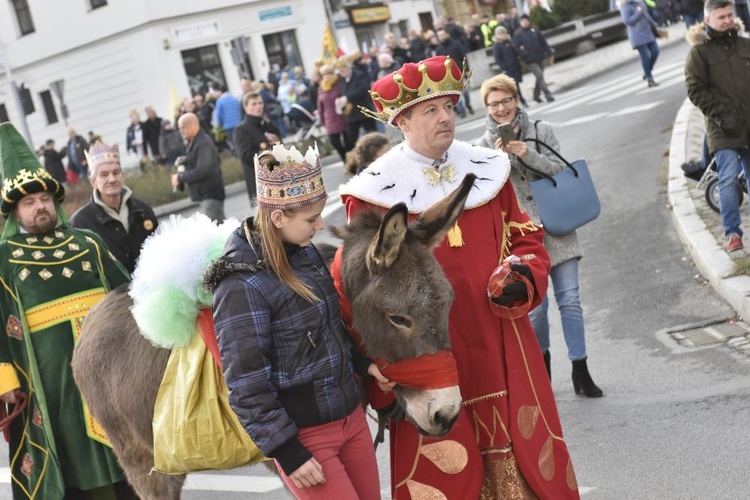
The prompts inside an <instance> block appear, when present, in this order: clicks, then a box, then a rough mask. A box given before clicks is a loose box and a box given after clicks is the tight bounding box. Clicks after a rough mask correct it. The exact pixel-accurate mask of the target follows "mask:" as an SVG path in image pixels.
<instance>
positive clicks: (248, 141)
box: [234, 115, 281, 198]
mask: <svg viewBox="0 0 750 500" xmlns="http://www.w3.org/2000/svg"><path fill="white" fill-rule="evenodd" d="M266 133H269V134H274V135H275V136H276V137H278V138H279V139H281V132H279V129H278V128H276V126H275V125H274V124H273V123H271V122H269V121H267V120H265V119H264V118H263V117H258V116H250V115H245V118H244V119H243V120H242V122H240V124H239V125H237V127H235V129H234V147H235V150H236V152H237V156H238V157H239V158H240V162H242V172H243V174H244V176H245V186H246V187H247V194H248V196H250V198H253V197H255V196H256V195H257V191H258V186H257V185H256V183H255V155H257V154H259V153H260V152H261V151H264V150H267V149H271V147H273V144H272V143H271V141H270V140H269V139H268V137H267V136H266Z"/></svg>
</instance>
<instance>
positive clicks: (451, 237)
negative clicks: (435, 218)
mask: <svg viewBox="0 0 750 500" xmlns="http://www.w3.org/2000/svg"><path fill="white" fill-rule="evenodd" d="M448 245H449V246H451V247H453V248H457V247H462V246H464V236H463V234H461V227H460V226H459V225H458V221H456V222H455V223H454V224H453V227H452V228H450V230H449V231H448Z"/></svg>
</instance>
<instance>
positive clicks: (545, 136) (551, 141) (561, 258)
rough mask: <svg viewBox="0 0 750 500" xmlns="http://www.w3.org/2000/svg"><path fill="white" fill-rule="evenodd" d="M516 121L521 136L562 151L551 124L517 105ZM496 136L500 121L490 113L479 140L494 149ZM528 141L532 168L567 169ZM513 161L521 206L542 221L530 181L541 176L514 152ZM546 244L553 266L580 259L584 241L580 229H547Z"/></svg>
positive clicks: (512, 178)
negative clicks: (532, 117) (555, 231)
mask: <svg viewBox="0 0 750 500" xmlns="http://www.w3.org/2000/svg"><path fill="white" fill-rule="evenodd" d="M513 125H514V126H518V127H520V128H519V132H518V140H521V141H523V140H527V139H539V140H540V141H542V142H544V143H545V144H547V145H549V146H550V147H551V148H552V149H554V150H555V151H557V152H558V153H560V143H559V142H558V140H557V137H556V136H555V132H554V131H553V130H552V125H551V124H549V123H547V122H543V121H539V122H538V123H537V124H536V126H534V122H532V121H530V120H529V115H527V114H526V112H525V111H524V110H523V109H521V108H518V109H517V111H516V118H515V120H513ZM497 136H498V134H497V123H496V122H495V120H493V119H492V117H491V116H489V115H488V116H487V131H486V132H485V133H484V135H483V136H482V138H481V139H479V141H478V142H477V144H478V145H480V146H484V147H486V148H490V149H495V138H496V137H497ZM526 145H527V146H528V147H529V149H528V151H527V153H526V157H525V158H524V159H523V161H524V163H526V164H527V165H528V166H530V167H531V168H533V169H535V170H539V171H541V172H544V173H545V174H549V175H554V174H557V173H559V172H562V171H563V170H565V168H566V167H565V164H564V163H563V162H561V161H560V160H559V159H558V158H557V157H556V156H555V155H553V154H552V153H551V152H550V151H549V149H547V148H545V147H544V146H542V145H539V146H538V150H539V151H538V152H537V145H536V143H534V142H527V143H526ZM510 165H511V169H510V182H511V184H513V189H514V190H515V192H516V197H517V198H518V201H519V202H520V203H521V207H522V208H523V210H524V211H525V212H526V213H527V214H529V217H531V220H533V221H534V222H535V223H536V224H541V219H540V218H539V210H538V209H537V206H536V202H535V201H534V194H533V193H532V192H531V186H530V184H529V181H533V180H536V179H539V178H540V176H539V175H537V174H535V173H534V172H532V171H531V170H529V169H527V168H526V167H524V166H523V165H522V164H521V162H520V161H518V158H517V157H516V156H515V155H510ZM544 247H545V248H546V249H547V252H548V253H549V257H550V262H551V264H552V267H554V266H556V265H558V264H561V263H563V262H565V261H567V260H570V259H580V258H581V257H583V248H581V244H580V243H579V241H578V233H577V232H576V231H573V232H572V233H570V234H566V235H564V236H552V235H551V234H549V233H546V232H545V233H544Z"/></svg>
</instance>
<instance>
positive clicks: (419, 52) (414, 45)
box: [409, 36, 427, 62]
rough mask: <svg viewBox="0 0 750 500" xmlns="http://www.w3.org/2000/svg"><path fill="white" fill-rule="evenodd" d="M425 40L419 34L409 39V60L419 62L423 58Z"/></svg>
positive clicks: (425, 46) (425, 49)
mask: <svg viewBox="0 0 750 500" xmlns="http://www.w3.org/2000/svg"><path fill="white" fill-rule="evenodd" d="M426 51H427V42H426V41H425V40H424V38H422V37H421V36H418V37H416V38H412V39H410V40H409V60H411V62H419V61H421V60H422V59H424V58H425V52H426Z"/></svg>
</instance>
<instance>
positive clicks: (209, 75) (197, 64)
mask: <svg viewBox="0 0 750 500" xmlns="http://www.w3.org/2000/svg"><path fill="white" fill-rule="evenodd" d="M182 64H183V66H185V73H186V74H187V78H188V85H190V90H191V91H192V92H193V95H198V94H201V95H203V94H205V93H206V91H208V89H209V88H212V89H220V88H221V87H223V86H225V85H226V84H227V81H226V78H224V68H222V67H221V59H220V58H219V50H218V49H217V47H216V45H210V46H208V47H200V48H198V49H192V50H183V51H182Z"/></svg>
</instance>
